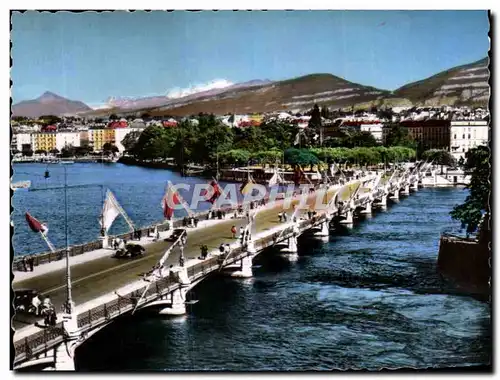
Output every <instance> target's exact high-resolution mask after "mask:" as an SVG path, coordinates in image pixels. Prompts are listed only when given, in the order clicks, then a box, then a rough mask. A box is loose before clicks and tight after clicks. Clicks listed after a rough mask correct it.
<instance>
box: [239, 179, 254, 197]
mask: <svg viewBox="0 0 500 380" xmlns="http://www.w3.org/2000/svg"><path fill="white" fill-rule="evenodd" d="M252 185H253V182H252V180H250V179H248V180H246V181H245V182H244V183H243V185H241V187H240V191H241V194H243V195H246V194H248V193H249V192H251V191H252Z"/></svg>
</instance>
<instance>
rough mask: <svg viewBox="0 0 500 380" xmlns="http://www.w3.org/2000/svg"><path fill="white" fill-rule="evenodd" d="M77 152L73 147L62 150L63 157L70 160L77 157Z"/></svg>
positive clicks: (69, 146)
mask: <svg viewBox="0 0 500 380" xmlns="http://www.w3.org/2000/svg"><path fill="white" fill-rule="evenodd" d="M75 153H76V150H75V147H74V146H73V145H68V146H65V147H64V148H62V149H61V157H64V158H68V157H75V155H76V154H75Z"/></svg>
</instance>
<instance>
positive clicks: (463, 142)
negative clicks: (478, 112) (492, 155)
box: [450, 120, 489, 161]
mask: <svg viewBox="0 0 500 380" xmlns="http://www.w3.org/2000/svg"><path fill="white" fill-rule="evenodd" d="M488 128H489V127H488V121H486V120H476V121H469V120H453V121H451V125H450V153H451V154H452V156H453V157H454V158H455V159H456V160H457V161H458V160H460V157H463V158H464V159H465V153H466V152H467V151H468V150H469V149H471V148H474V147H477V146H480V145H488Z"/></svg>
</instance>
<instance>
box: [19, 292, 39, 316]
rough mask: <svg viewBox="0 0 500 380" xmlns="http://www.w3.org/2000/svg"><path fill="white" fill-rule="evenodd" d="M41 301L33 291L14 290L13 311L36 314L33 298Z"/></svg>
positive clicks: (37, 293)
mask: <svg viewBox="0 0 500 380" xmlns="http://www.w3.org/2000/svg"><path fill="white" fill-rule="evenodd" d="M36 296H38V299H39V300H40V303H41V300H42V299H43V296H42V295H41V294H40V293H39V292H38V291H37V290H35V289H16V290H14V310H15V311H16V313H23V314H36V311H37V310H36V308H35V306H34V305H33V298H35V297H36Z"/></svg>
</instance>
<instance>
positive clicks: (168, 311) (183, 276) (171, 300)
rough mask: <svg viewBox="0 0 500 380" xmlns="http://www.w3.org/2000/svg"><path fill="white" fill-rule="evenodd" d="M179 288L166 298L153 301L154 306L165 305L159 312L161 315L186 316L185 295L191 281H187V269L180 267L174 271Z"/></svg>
mask: <svg viewBox="0 0 500 380" xmlns="http://www.w3.org/2000/svg"><path fill="white" fill-rule="evenodd" d="M174 273H175V274H174V275H175V276H176V277H177V281H178V282H179V284H180V287H179V288H177V289H175V290H173V291H172V292H171V293H170V294H168V296H167V297H166V298H165V299H163V300H159V301H155V302H154V303H153V304H155V305H165V306H166V307H164V308H162V309H161V310H160V311H159V314H161V315H184V314H186V295H187V292H188V291H189V289H190V285H191V281H190V280H189V277H188V274H187V269H186V268H184V267H181V268H179V269H177V270H176V271H174Z"/></svg>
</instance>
